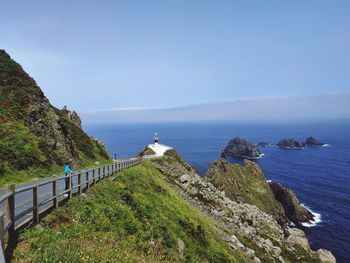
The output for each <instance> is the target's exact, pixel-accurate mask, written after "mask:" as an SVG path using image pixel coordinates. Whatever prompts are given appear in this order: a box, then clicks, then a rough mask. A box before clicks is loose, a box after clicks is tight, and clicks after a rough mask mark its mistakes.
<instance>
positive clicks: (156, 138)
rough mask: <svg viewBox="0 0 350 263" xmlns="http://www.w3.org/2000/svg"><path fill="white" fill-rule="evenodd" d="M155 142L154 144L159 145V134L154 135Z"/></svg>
mask: <svg viewBox="0 0 350 263" xmlns="http://www.w3.org/2000/svg"><path fill="white" fill-rule="evenodd" d="M153 142H154V144H156V145H157V144H158V133H154V136H153Z"/></svg>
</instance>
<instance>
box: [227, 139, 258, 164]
mask: <svg viewBox="0 0 350 263" xmlns="http://www.w3.org/2000/svg"><path fill="white" fill-rule="evenodd" d="M221 156H234V157H238V158H244V159H258V158H259V157H260V156H261V152H260V150H259V149H258V148H257V147H256V146H255V145H254V144H252V143H250V142H248V141H246V140H243V139H241V138H239V137H235V138H233V139H231V140H230V141H229V143H228V145H227V146H226V148H225V149H224V150H223V152H222V154H221Z"/></svg>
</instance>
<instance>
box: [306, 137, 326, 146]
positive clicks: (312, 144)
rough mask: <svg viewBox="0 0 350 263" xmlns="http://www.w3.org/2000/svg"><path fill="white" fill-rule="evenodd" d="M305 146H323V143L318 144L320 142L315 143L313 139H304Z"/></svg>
mask: <svg viewBox="0 0 350 263" xmlns="http://www.w3.org/2000/svg"><path fill="white" fill-rule="evenodd" d="M305 145H306V146H323V145H324V143H320V142H319V141H317V140H316V139H315V138H313V137H309V138H307V139H306V141H305Z"/></svg>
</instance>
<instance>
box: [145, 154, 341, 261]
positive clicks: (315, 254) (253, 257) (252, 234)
mask: <svg viewBox="0 0 350 263" xmlns="http://www.w3.org/2000/svg"><path fill="white" fill-rule="evenodd" d="M216 162H218V161H216ZM250 163H251V162H250ZM250 163H247V165H251V164H250ZM152 164H153V165H154V166H155V167H156V168H157V169H159V170H160V171H161V172H162V174H164V175H166V176H167V179H168V180H169V184H170V185H171V187H172V189H174V190H175V191H176V192H177V194H178V195H180V196H181V197H182V198H184V199H185V200H187V201H188V202H189V204H191V205H193V206H194V207H196V208H197V209H198V210H199V211H200V212H201V213H203V214H205V215H207V216H208V217H210V218H211V219H212V220H214V221H215V222H216V223H217V225H218V230H217V231H219V232H220V233H221V235H222V238H223V239H224V240H225V241H226V242H227V244H228V246H229V247H231V248H232V249H237V250H240V251H242V252H243V253H244V254H245V255H246V256H247V257H248V258H249V259H250V262H256V263H259V262H326V261H324V260H330V261H329V262H335V259H334V257H333V255H332V254H331V253H330V252H329V251H327V250H318V251H312V250H311V249H310V246H309V242H308V240H307V238H306V236H305V233H304V232H303V231H302V230H300V229H297V228H288V236H286V235H285V231H284V230H283V229H282V228H281V226H280V225H279V224H278V223H277V221H276V219H274V218H273V216H271V215H269V214H267V213H265V212H263V211H261V210H260V209H259V208H258V207H257V206H255V205H251V204H249V203H244V202H241V201H239V202H236V201H234V200H232V199H231V198H228V196H227V195H226V192H225V191H224V190H221V189H218V188H217V187H215V186H214V185H213V184H212V183H211V182H210V181H208V180H206V179H204V178H202V177H201V176H199V175H198V173H197V172H196V170H195V169H194V168H192V167H191V166H190V165H189V164H188V163H186V162H185V161H183V160H182V159H181V158H180V157H179V156H178V155H177V153H176V152H175V151H174V150H170V151H168V152H166V153H165V155H164V156H163V157H162V158H158V159H153V160H152ZM217 165H224V166H227V164H225V161H224V160H221V161H220V162H219V163H218V164H215V167H216V166H217ZM226 168H227V167H226ZM226 168H225V169H226ZM256 169H257V167H250V168H247V170H246V171H248V170H252V171H253V172H254V170H255V172H257V171H256ZM237 175H238V176H246V175H243V174H242V173H238V174H237ZM250 176H257V174H252V175H250ZM233 184H234V183H233ZM174 185H175V186H177V187H174ZM267 187H268V186H267ZM248 191H249V189H248ZM332 257H333V258H332ZM321 258H322V259H321Z"/></svg>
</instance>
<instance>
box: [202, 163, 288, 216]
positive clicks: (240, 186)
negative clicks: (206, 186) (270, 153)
mask: <svg viewBox="0 0 350 263" xmlns="http://www.w3.org/2000/svg"><path fill="white" fill-rule="evenodd" d="M204 178H205V180H206V181H207V182H210V183H212V184H213V185H214V186H215V187H216V188H217V189H218V190H220V191H224V192H225V195H226V196H227V197H228V198H230V199H231V200H233V201H236V202H243V203H248V204H252V205H256V206H257V207H258V208H259V209H260V210H261V211H264V212H266V213H268V214H271V215H273V216H274V217H275V218H276V219H279V218H281V217H284V211H283V207H282V205H281V204H280V203H279V202H278V201H277V200H276V199H275V196H274V194H273V193H272V191H271V189H270V186H269V184H268V183H267V182H266V178H265V176H264V175H263V173H262V171H261V170H260V168H259V166H258V165H257V164H256V163H254V162H251V161H248V160H244V163H243V165H239V164H229V163H228V162H227V161H226V160H224V159H220V160H216V161H214V162H212V163H211V164H210V166H209V169H208V171H207V172H206V174H205V176H204Z"/></svg>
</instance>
